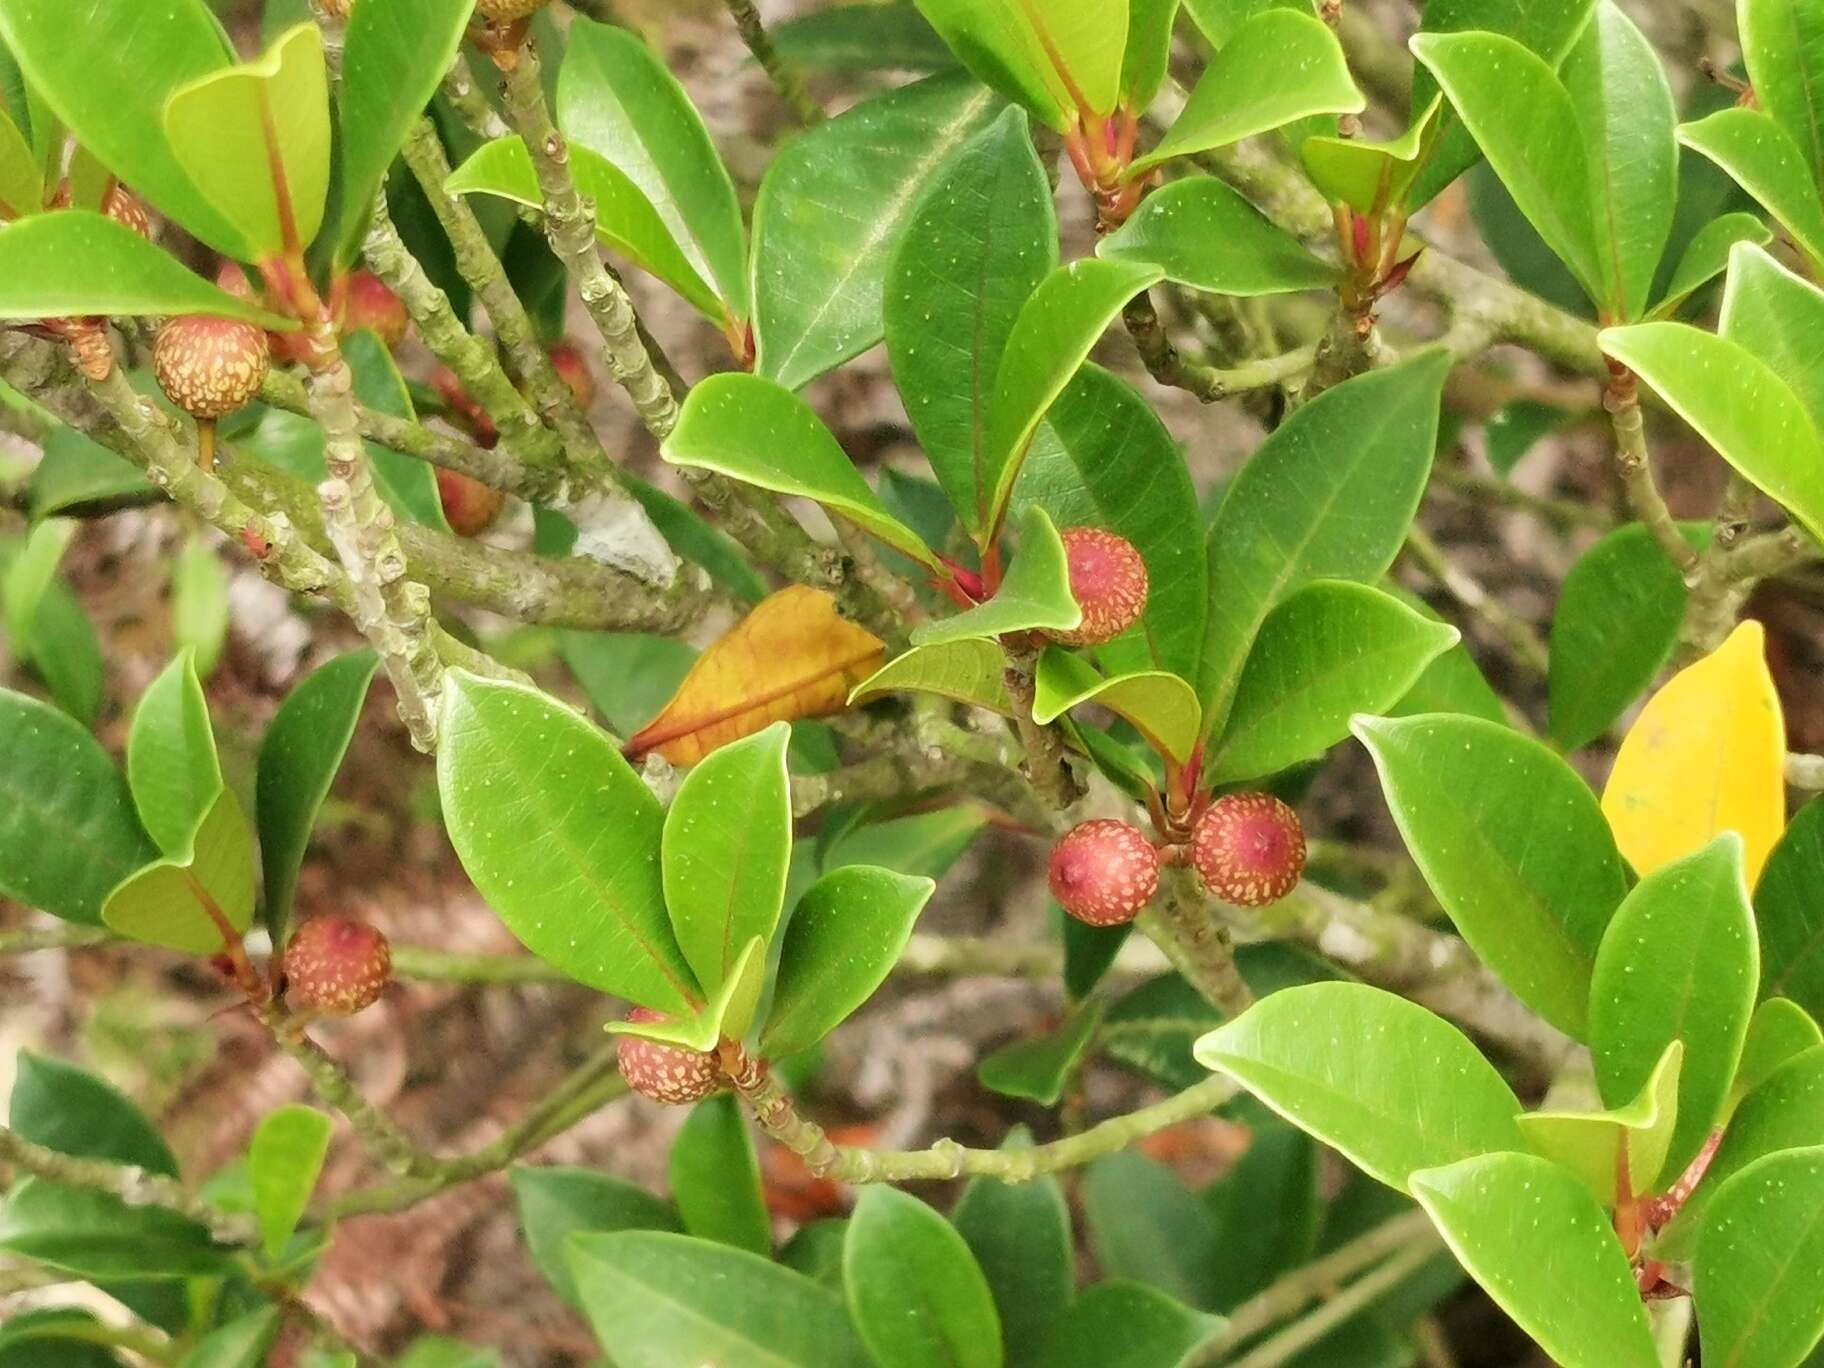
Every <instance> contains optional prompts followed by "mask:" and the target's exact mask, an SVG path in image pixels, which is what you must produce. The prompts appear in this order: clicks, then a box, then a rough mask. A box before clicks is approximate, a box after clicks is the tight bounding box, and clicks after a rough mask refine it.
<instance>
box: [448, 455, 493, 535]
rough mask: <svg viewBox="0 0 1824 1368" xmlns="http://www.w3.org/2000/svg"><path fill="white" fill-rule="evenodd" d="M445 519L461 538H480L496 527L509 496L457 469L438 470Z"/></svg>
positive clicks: (451, 529)
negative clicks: (495, 524)
mask: <svg viewBox="0 0 1824 1368" xmlns="http://www.w3.org/2000/svg"><path fill="white" fill-rule="evenodd" d="M437 497H438V498H439V499H440V500H442V502H443V516H444V520H445V521H446V522H448V523H449V525H450V531H452V532H454V533H455V534H456V535H457V536H459V537H478V536H480V535H481V534H482V533H483V532H486V531H487V530H488V529H489V528H490V527H492V526H493V525H494V519H496V518H498V517H499V516H500V509H501V505H502V504H504V503H505V502H506V501H507V496H506V495H504V494H502V493H501V492H500V491H499V490H498V489H493V488H490V487H489V486H487V485H485V484H483V483H482V482H481V481H480V480H477V479H474V478H473V477H471V476H468V475H464V474H463V473H462V472H461V471H458V470H445V469H443V468H442V467H439V468H438V470H437Z"/></svg>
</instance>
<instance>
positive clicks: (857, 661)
mask: <svg viewBox="0 0 1824 1368" xmlns="http://www.w3.org/2000/svg"><path fill="white" fill-rule="evenodd" d="M885 650H886V647H885V646H884V645H883V644H882V643H881V642H880V641H879V640H878V639H877V638H876V637H874V636H873V635H871V634H870V633H868V632H866V631H864V630H862V629H861V628H860V627H857V626H856V625H855V624H854V623H852V622H849V621H847V620H846V619H845V618H843V617H841V616H839V615H838V614H837V612H836V600H835V599H833V598H831V597H830V596H829V595H828V594H826V593H824V592H823V591H822V590H820V589H807V588H805V587H803V586H802V585H794V586H793V587H792V588H790V589H781V590H780V591H779V592H778V593H776V594H773V595H771V596H769V597H768V598H766V599H765V600H764V601H762V602H761V603H760V605H759V606H758V607H756V608H755V609H754V611H753V612H751V613H749V614H748V615H747V617H745V618H744V619H742V620H741V621H740V622H739V623H737V624H736V625H735V626H734V627H733V628H731V629H730V630H729V631H728V633H727V634H726V635H725V636H723V637H722V639H721V640H719V641H717V642H716V643H715V644H714V645H713V646H711V647H710V648H709V649H708V650H707V651H705V652H703V654H702V656H700V657H699V658H698V660H697V663H696V664H695V665H693V666H691V669H690V673H689V674H687V675H685V676H684V682H683V683H682V684H681V685H679V686H678V691H677V693H676V694H674V695H673V696H672V700H671V702H669V703H667V704H666V705H665V708H664V711H662V712H661V713H660V714H659V715H658V716H657V717H656V718H654V719H653V720H652V721H651V722H649V723H648V724H647V725H646V726H645V727H644V728H642V729H641V730H640V733H639V735H637V736H635V737H633V738H632V739H631V740H629V741H628V743H627V754H628V756H629V757H631V758H635V759H637V758H638V757H639V756H642V755H644V754H646V753H647V752H648V751H657V752H658V753H659V754H660V755H662V756H664V757H665V758H666V759H667V760H669V761H671V763H672V764H674V765H694V764H695V763H696V762H697V761H699V760H701V759H702V758H703V757H704V756H706V755H708V754H709V753H710V752H711V751H713V750H715V749H716V747H718V746H726V745H727V744H728V743H729V742H731V741H739V740H740V739H741V738H742V737H744V736H751V735H753V733H755V732H757V731H759V730H760V729H761V728H762V727H765V726H768V725H770V724H771V723H774V722H779V721H788V722H789V721H791V720H792V719H794V718H799V717H822V716H824V715H825V714H827V713H833V712H841V711H842V709H843V707H844V706H845V704H846V702H847V700H848V696H849V690H850V689H851V688H852V687H854V686H855V685H856V684H859V683H860V682H861V681H862V680H864V679H866V678H867V677H868V676H869V675H870V674H872V673H873V672H874V671H875V670H876V669H878V668H879V667H880V663H881V656H882V654H883V653H884V652H885Z"/></svg>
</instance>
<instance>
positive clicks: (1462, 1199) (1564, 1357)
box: [1412, 1154, 1659, 1368]
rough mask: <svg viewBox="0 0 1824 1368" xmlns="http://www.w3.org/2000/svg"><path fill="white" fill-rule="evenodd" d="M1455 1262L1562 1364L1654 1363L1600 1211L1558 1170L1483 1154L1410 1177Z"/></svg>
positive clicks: (1642, 1366) (1527, 1157)
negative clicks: (1454, 1256)
mask: <svg viewBox="0 0 1824 1368" xmlns="http://www.w3.org/2000/svg"><path fill="white" fill-rule="evenodd" d="M1412 1195H1413V1196H1414V1197H1416V1198H1417V1199H1418V1202H1419V1205H1420V1206H1422V1207H1424V1208H1425V1210H1426V1212H1427V1214H1429V1215H1430V1217H1431V1219H1432V1221H1433V1222H1434V1223H1435V1224H1436V1225H1437V1227H1438V1232H1439V1233H1440V1234H1441V1235H1443V1237H1444V1242H1445V1243H1446V1244H1448V1245H1449V1246H1450V1249H1451V1252H1452V1253H1453V1254H1455V1255H1456V1256H1457V1260H1458V1262H1459V1263H1461V1264H1462V1265H1463V1267H1464V1268H1466V1269H1468V1270H1469V1274H1470V1276H1471V1277H1473V1278H1474V1279H1475V1280H1476V1281H1477V1282H1479V1283H1481V1284H1482V1287H1483V1290H1484V1291H1486V1292H1487V1293H1488V1294H1489V1296H1491V1297H1493V1298H1494V1300H1495V1303H1496V1305H1498V1306H1500V1308H1501V1309H1502V1310H1503V1311H1505V1312H1507V1314H1508V1315H1510V1316H1512V1317H1513V1318H1514V1320H1515V1321H1516V1322H1517V1323H1518V1324H1519V1326H1520V1328H1521V1329H1522V1330H1525V1331H1526V1333H1527V1334H1529V1335H1531V1336H1532V1337H1533V1339H1535V1340H1536V1341H1538V1343H1539V1346H1540V1347H1541V1348H1542V1349H1544V1350H1545V1352H1546V1353H1548V1354H1550V1355H1551V1356H1552V1358H1553V1359H1554V1360H1555V1361H1557V1362H1559V1363H1562V1364H1564V1365H1566V1368H1655V1366H1656V1365H1657V1364H1658V1363H1659V1355H1658V1353H1657V1352H1656V1351H1655V1349H1654V1347H1653V1333H1652V1331H1651V1330H1650V1329H1649V1328H1648V1326H1647V1313H1646V1310H1645V1308H1644V1307H1643V1306H1642V1305H1641V1301H1640V1289H1639V1287H1638V1286H1637V1285H1636V1284H1635V1281H1634V1274H1633V1271H1632V1270H1631V1269H1630V1268H1629V1266H1628V1256H1627V1255H1626V1254H1625V1253H1623V1252H1622V1248H1621V1242H1620V1241H1619V1240H1617V1239H1616V1238H1615V1234H1614V1232H1613V1231H1612V1230H1610V1229H1609V1219H1608V1214H1607V1213H1606V1212H1604V1211H1603V1210H1602V1208H1601V1207H1599V1206H1597V1205H1596V1199H1595V1198H1594V1197H1592V1196H1591V1195H1590V1191H1589V1189H1588V1188H1586V1187H1584V1185H1583V1184H1582V1183H1580V1182H1578V1181H1577V1179H1576V1177H1575V1176H1574V1175H1573V1174H1572V1173H1570V1172H1569V1171H1568V1170H1566V1169H1563V1168H1560V1167H1559V1166H1558V1165H1557V1164H1554V1163H1552V1162H1550V1161H1549V1160H1546V1159H1540V1158H1538V1157H1537V1156H1535V1155H1531V1154H1485V1155H1481V1156H1479V1157H1477V1158H1473V1159H1465V1160H1462V1161H1460V1162H1458V1163H1455V1164H1451V1165H1449V1166H1448V1167H1444V1168H1435V1169H1429V1170H1427V1171H1426V1172H1423V1173H1415V1174H1414V1175H1413V1177H1412Z"/></svg>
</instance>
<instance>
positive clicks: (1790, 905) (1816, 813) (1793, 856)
mask: <svg viewBox="0 0 1824 1368" xmlns="http://www.w3.org/2000/svg"><path fill="white" fill-rule="evenodd" d="M1821 880H1824V802H1820V801H1819V800H1817V799H1813V800H1812V801H1811V802H1809V803H1807V804H1806V805H1805V806H1804V807H1802V808H1800V809H1799V811H1798V813H1797V814H1796V815H1795V816H1794V817H1793V819H1792V821H1791V823H1790V824H1789V825H1788V826H1787V828H1786V831H1785V833H1784V834H1783V835H1782V836H1781V837H1780V841H1779V844H1778V845H1776V846H1774V848H1773V853H1772V854H1771V855H1769V856H1768V857H1767V864H1766V867H1765V868H1764V869H1763V870H1762V871H1761V877H1760V881H1759V882H1758V883H1757V884H1756V885H1755V889H1754V918H1755V924H1756V926H1757V927H1758V928H1759V931H1760V940H1761V995H1762V996H1763V997H1774V996H1784V997H1789V998H1791V999H1792V1000H1793V1001H1794V1002H1796V1003H1798V1004H1799V1006H1801V1007H1803V1008H1805V1010H1806V1011H1808V1012H1810V1013H1811V1014H1812V1015H1813V1016H1816V1015H1818V1014H1819V1013H1820V1012H1824V905H1821V904H1820V903H1819V900H1818V898H1817V890H1818V888H1819V886H1820V881H1821Z"/></svg>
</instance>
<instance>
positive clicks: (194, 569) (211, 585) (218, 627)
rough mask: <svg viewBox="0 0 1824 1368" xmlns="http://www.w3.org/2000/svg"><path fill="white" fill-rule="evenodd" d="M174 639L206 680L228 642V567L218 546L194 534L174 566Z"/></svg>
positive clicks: (172, 609) (172, 622)
mask: <svg viewBox="0 0 1824 1368" xmlns="http://www.w3.org/2000/svg"><path fill="white" fill-rule="evenodd" d="M171 641H172V644H173V645H175V646H176V647H177V648H178V649H179V650H187V651H189V652H191V653H192V655H193V656H194V657H195V660H196V672H197V674H199V675H200V676H202V677H203V678H204V679H207V678H208V677H209V676H210V675H211V674H213V673H214V672H215V667H216V664H217V663H218V662H219V661H220V660H221V658H222V648H223V647H224V646H225V645H227V642H228V568H227V567H226V566H225V565H223V564H222V558H221V557H220V556H218V555H217V554H216V551H215V548H214V547H213V546H211V545H210V544H209V543H208V542H206V541H204V540H202V538H200V537H194V536H193V537H191V538H190V539H189V540H188V541H187V542H185V544H184V549H183V550H182V551H181V552H179V553H178V557H177V563H176V564H175V565H174V566H172V567H171Z"/></svg>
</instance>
